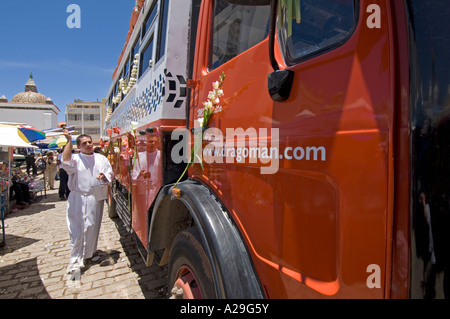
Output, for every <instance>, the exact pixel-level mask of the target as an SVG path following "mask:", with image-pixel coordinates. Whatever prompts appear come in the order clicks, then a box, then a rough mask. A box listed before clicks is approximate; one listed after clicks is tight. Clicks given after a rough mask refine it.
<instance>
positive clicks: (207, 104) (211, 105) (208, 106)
mask: <svg viewBox="0 0 450 319" xmlns="http://www.w3.org/2000/svg"><path fill="white" fill-rule="evenodd" d="M203 106H204V107H205V109H211V108H212V107H213V104H212V102H211V101H207V102H205V103H203Z"/></svg>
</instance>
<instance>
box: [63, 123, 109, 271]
mask: <svg viewBox="0 0 450 319" xmlns="http://www.w3.org/2000/svg"><path fill="white" fill-rule="evenodd" d="M64 135H65V136H66V138H67V141H68V143H67V144H66V146H65V147H64V150H63V155H62V163H61V165H62V168H63V169H64V170H65V171H66V172H67V174H68V175H69V182H68V187H69V189H70V191H71V192H70V195H69V197H68V200H67V225H68V228H69V234H70V248H71V253H70V262H69V266H68V268H67V270H68V272H69V273H74V272H76V271H78V270H80V269H81V268H83V267H84V265H85V264H84V263H85V261H86V260H88V259H90V258H92V257H93V254H94V252H95V251H96V250H97V243H98V237H99V232H100V225H101V222H102V217H103V206H104V200H99V201H97V200H96V198H95V196H94V195H93V192H92V187H93V186H97V185H99V184H103V183H110V182H111V181H112V179H113V176H114V175H113V171H112V168H111V165H110V163H109V161H108V159H107V158H106V157H105V156H103V155H101V154H98V153H94V145H93V143H92V138H91V137H90V136H88V135H84V134H83V135H80V136H79V137H78V138H77V146H78V148H79V149H80V151H81V152H80V153H79V154H72V144H71V136H70V134H69V132H68V131H67V130H65V131H64Z"/></svg>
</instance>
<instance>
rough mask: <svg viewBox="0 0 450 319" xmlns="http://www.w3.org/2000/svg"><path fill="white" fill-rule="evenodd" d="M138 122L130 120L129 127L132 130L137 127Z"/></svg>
mask: <svg viewBox="0 0 450 319" xmlns="http://www.w3.org/2000/svg"><path fill="white" fill-rule="evenodd" d="M138 126H139V123H138V122H135V121H131V129H132V130H133V131H134V130H136V129H137V128H138Z"/></svg>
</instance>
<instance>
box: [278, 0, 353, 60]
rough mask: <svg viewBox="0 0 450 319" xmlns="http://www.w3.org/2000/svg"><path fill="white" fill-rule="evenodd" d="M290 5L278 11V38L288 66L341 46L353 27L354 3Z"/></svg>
mask: <svg viewBox="0 0 450 319" xmlns="http://www.w3.org/2000/svg"><path fill="white" fill-rule="evenodd" d="M288 3H289V2H288ZM293 3H295V4H293V5H291V6H290V7H283V8H282V7H279V11H278V36H279V39H280V46H281V49H282V51H283V53H284V57H285V60H286V61H285V62H286V64H287V65H294V64H296V63H298V62H300V61H302V60H305V59H307V58H310V57H312V56H315V55H317V54H320V53H322V52H324V51H327V50H329V49H331V48H334V47H336V46H339V45H341V44H342V43H344V42H345V41H346V40H347V39H348V38H349V37H350V35H351V34H352V32H353V30H354V27H355V26H356V13H355V3H354V0H339V1H338V0H302V1H294V2H293Z"/></svg>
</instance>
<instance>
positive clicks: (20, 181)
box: [11, 151, 70, 205]
mask: <svg viewBox="0 0 450 319" xmlns="http://www.w3.org/2000/svg"><path fill="white" fill-rule="evenodd" d="M61 156H62V151H59V152H58V151H46V152H43V153H39V155H38V156H37V157H36V154H35V153H33V152H31V153H29V154H28V155H27V156H26V158H25V164H26V168H25V172H26V174H25V172H22V171H21V170H20V169H19V170H17V171H16V172H15V174H14V175H13V176H12V185H11V198H13V199H15V200H16V203H17V204H18V205H26V204H31V203H32V202H33V199H32V195H31V194H30V191H32V189H33V187H32V186H33V185H30V183H33V182H34V181H35V180H37V179H39V175H41V174H42V180H43V183H44V187H45V189H49V190H53V189H55V180H60V183H59V192H58V193H59V198H60V199H61V200H66V199H67V198H68V196H69V193H70V190H69V188H68V186H67V183H68V179H69V178H68V175H67V172H66V171H65V170H64V169H63V168H62V167H61ZM31 193H32V192H31Z"/></svg>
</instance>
